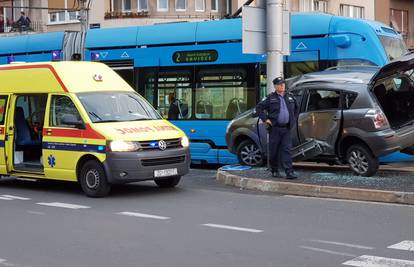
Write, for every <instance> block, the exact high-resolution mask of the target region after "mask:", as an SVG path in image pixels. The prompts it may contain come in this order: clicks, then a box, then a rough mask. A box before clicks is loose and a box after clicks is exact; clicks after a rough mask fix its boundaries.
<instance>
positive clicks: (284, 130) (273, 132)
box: [269, 126, 293, 173]
mask: <svg viewBox="0 0 414 267" xmlns="http://www.w3.org/2000/svg"><path fill="white" fill-rule="evenodd" d="M269 145H270V146H269V156H270V158H269V160H270V168H271V171H277V170H279V169H280V168H282V169H283V170H284V171H285V172H286V173H290V172H292V171H293V168H292V153H291V149H292V139H291V136H290V129H289V127H277V126H273V127H271V129H270V132H269Z"/></svg>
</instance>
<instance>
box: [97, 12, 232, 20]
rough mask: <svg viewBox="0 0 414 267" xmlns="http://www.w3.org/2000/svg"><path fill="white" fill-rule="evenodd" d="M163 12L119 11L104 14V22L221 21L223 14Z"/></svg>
mask: <svg viewBox="0 0 414 267" xmlns="http://www.w3.org/2000/svg"><path fill="white" fill-rule="evenodd" d="M163 13H164V12H155V13H154V12H150V11H148V10H145V11H144V10H143V11H138V12H121V11H112V12H105V16H104V18H105V20H111V19H134V18H151V19H163V20H175V19H196V20H205V19H208V20H210V19H222V18H224V14H222V13H221V12H184V13H183V12H176V13H167V14H163Z"/></svg>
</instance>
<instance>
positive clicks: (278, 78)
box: [273, 77, 285, 85]
mask: <svg viewBox="0 0 414 267" xmlns="http://www.w3.org/2000/svg"><path fill="white" fill-rule="evenodd" d="M282 83H285V79H283V78H282V77H276V78H275V79H274V80H273V85H277V84H282Z"/></svg>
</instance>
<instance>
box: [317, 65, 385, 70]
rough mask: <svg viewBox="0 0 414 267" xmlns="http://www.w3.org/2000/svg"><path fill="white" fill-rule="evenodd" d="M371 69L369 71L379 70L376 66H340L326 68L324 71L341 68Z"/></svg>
mask: <svg viewBox="0 0 414 267" xmlns="http://www.w3.org/2000/svg"><path fill="white" fill-rule="evenodd" d="M361 67H362V68H371V69H378V68H379V66H376V65H363V64H361V65H342V66H333V67H330V68H327V69H325V70H337V69H341V68H343V69H353V68H361Z"/></svg>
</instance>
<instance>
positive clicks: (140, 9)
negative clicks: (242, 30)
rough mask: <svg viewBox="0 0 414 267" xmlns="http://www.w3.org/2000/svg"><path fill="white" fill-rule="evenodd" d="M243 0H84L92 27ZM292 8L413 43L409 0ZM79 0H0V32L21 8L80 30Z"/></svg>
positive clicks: (190, 16) (167, 17)
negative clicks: (364, 24)
mask: <svg viewBox="0 0 414 267" xmlns="http://www.w3.org/2000/svg"><path fill="white" fill-rule="evenodd" d="M246 1H247V0H90V1H89V0H88V1H86V4H87V7H88V8H89V12H88V14H89V19H88V21H89V24H90V26H92V27H102V28H105V27H119V26H133V25H146V24H154V23H168V22H177V21H194V20H210V19H222V18H225V17H226V16H228V15H231V14H233V13H234V12H235V11H236V10H237V9H238V8H239V7H240V6H243V5H244V4H245V3H246ZM285 1H289V3H290V9H291V10H292V11H302V12H312V11H315V12H324V13H329V14H334V15H340V16H347V17H353V18H363V19H370V20H378V21H381V22H383V23H385V24H387V25H390V26H392V27H393V28H394V29H396V30H397V31H398V32H401V34H402V35H403V36H404V38H405V40H406V43H407V46H408V47H409V48H410V49H414V20H410V19H409V17H410V16H411V17H412V16H413V14H414V1H412V0H285ZM78 10H79V0H0V33H3V32H6V33H7V32H11V33H12V34H16V33H15V32H18V33H19V34H20V32H19V27H18V25H16V23H15V22H16V21H17V20H18V19H19V17H20V12H21V11H23V12H25V13H26V15H28V16H29V18H30V20H31V28H30V29H31V30H33V31H34V32H45V31H63V30H75V31H78V30H80V22H79V20H78V18H79V15H80V14H79V11H78Z"/></svg>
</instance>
